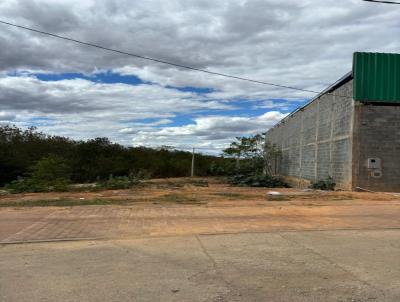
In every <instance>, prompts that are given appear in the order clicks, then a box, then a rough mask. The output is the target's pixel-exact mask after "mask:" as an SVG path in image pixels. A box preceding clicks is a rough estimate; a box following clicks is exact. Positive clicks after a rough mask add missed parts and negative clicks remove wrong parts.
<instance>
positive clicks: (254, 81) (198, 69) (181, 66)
mask: <svg viewBox="0 0 400 302" xmlns="http://www.w3.org/2000/svg"><path fill="white" fill-rule="evenodd" d="M0 23H1V24H4V25H8V26H12V27H16V28H20V29H24V30H28V31H31V32H35V33H39V34H43V35H47V36H50V37H54V38H58V39H62V40H66V41H70V42H74V43H78V44H81V45H86V46H90V47H95V48H98V49H102V50H106V51H110V52H114V53H119V54H123V55H127V56H131V57H135V58H139V59H143V60H148V61H153V62H157V63H162V64H166V65H171V66H175V67H180V68H184V69H189V70H194V71H198V72H203V73H207V74H211V75H217V76H221V77H225V78H231V79H236V80H241V81H246V82H252V83H257V84H263V85H268V86H274V87H279V88H285V89H291V90H297V91H303V92H309V93H316V94H320V93H321V92H320V91H315V90H309V89H302V88H298V87H293V86H287V85H281V84H275V83H270V82H264V81H259V80H253V79H249V78H244V77H239V76H234V75H229V74H226V73H220V72H216V71H210V70H206V69H201V68H196V67H192V66H188V65H183V64H177V63H173V62H169V61H165V60H161V59H157V58H152V57H148V56H144V55H139V54H135V53H131V52H126V51H122V50H118V49H114V48H109V47H105V46H101V45H98V44H94V43H89V42H85V41H81V40H76V39H73V38H69V37H66V36H61V35H57V34H53V33H50V32H46V31H42V30H38V29H34V28H31V27H26V26H22V25H18V24H14V23H10V22H6V21H3V20H0ZM326 94H329V95H332V96H337V97H343V98H350V97H348V96H342V95H336V94H332V93H326Z"/></svg>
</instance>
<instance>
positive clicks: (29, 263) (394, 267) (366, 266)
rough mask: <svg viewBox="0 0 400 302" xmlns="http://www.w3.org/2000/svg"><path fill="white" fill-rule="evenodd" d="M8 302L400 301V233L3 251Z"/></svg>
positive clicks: (1, 281)
mask: <svg viewBox="0 0 400 302" xmlns="http://www.w3.org/2000/svg"><path fill="white" fill-rule="evenodd" d="M0 272H1V273H0V301H2V302H3V301H4V302H22V301H30V302H36V301H41V302H46V301H51V302H53V301H89V302H92V301H93V302H94V301H138V302H139V301H140V302H141V301H149V302H150V301H151V302H155V301H163V302H165V301H195V302H196V301H199V302H200V301H212V302H217V301H246V302H249V301H250V302H251V301H293V302H297V301H316V302H317V301H318V302H320V301H324V302H329V301H347V302H350V301H357V302H361V301H368V302H370V301H379V302H381V301H393V302H394V301H400V231H398V230H386V231H382V230H380V231H354V230H353V231H308V232H303V231H298V232H274V233H257V234H248V233H247V234H231V235H228V234H225V235H190V236H179V237H162V238H161V237H160V238H156V237H153V238H143V239H127V240H105V241H104V240H98V241H80V242H57V243H35V244H12V245H2V246H1V247H0Z"/></svg>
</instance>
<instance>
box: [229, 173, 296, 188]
mask: <svg viewBox="0 0 400 302" xmlns="http://www.w3.org/2000/svg"><path fill="white" fill-rule="evenodd" d="M228 182H229V183H230V184H232V185H236V186H248V187H265V188H289V187H290V186H289V185H288V184H287V183H286V182H284V181H283V180H282V178H281V177H279V176H271V175H263V174H238V175H235V176H232V177H230V178H228Z"/></svg>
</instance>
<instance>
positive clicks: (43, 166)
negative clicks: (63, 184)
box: [29, 154, 71, 184]
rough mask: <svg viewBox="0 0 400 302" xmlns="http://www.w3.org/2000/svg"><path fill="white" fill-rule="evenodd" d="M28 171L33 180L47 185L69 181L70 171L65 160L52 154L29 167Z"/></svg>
mask: <svg viewBox="0 0 400 302" xmlns="http://www.w3.org/2000/svg"><path fill="white" fill-rule="evenodd" d="M30 170H31V171H30V173H29V174H30V177H31V178H32V179H33V180H36V181H38V182H42V183H47V184H51V183H57V182H60V181H69V180H70V175H71V169H70V167H69V166H68V165H67V163H66V161H65V159H63V158H61V157H59V156H57V155H54V154H50V155H48V156H46V157H44V158H42V159H41V160H39V161H38V162H37V163H36V164H34V165H33V166H31V168H30Z"/></svg>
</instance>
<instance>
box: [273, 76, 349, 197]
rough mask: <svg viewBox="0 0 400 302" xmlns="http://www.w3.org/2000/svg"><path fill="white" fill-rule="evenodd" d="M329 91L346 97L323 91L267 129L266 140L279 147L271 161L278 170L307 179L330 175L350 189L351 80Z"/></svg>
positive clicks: (343, 186) (314, 179) (281, 172)
mask: <svg viewBox="0 0 400 302" xmlns="http://www.w3.org/2000/svg"><path fill="white" fill-rule="evenodd" d="M331 93H332V94H335V95H341V96H347V97H346V98H343V97H337V96H332V95H329V94H324V95H322V96H321V97H319V98H318V99H316V100H314V101H313V102H311V103H310V104H309V105H307V106H306V107H305V108H303V109H301V110H300V111H297V112H296V113H294V114H292V115H291V116H289V117H287V118H286V119H284V120H283V121H282V122H281V123H280V124H278V125H277V126H275V127H274V128H272V129H270V130H269V131H268V132H267V135H266V141H267V142H268V143H271V144H275V145H276V146H277V147H278V148H279V149H280V150H281V151H282V157H281V159H280V160H279V161H278V162H277V163H274V164H273V165H277V167H276V170H277V172H278V173H279V174H281V175H284V176H289V177H291V178H292V179H298V180H303V179H305V180H308V181H317V180H320V179H325V178H326V177H328V176H331V177H333V178H334V180H335V181H336V183H337V184H338V186H337V187H339V188H343V189H351V187H352V183H351V181H352V136H353V135H352V134H353V110H354V102H353V100H352V81H351V80H350V81H348V82H347V83H345V84H343V85H342V86H340V87H339V88H336V89H335V90H334V91H332V92H331ZM274 169H275V167H273V170H274Z"/></svg>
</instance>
